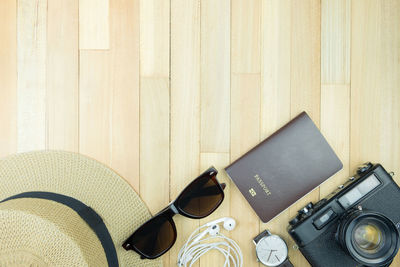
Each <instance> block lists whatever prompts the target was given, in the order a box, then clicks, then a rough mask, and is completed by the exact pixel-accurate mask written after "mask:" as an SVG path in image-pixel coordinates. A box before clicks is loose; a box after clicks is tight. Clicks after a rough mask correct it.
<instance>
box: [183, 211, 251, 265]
mask: <svg viewBox="0 0 400 267" xmlns="http://www.w3.org/2000/svg"><path fill="white" fill-rule="evenodd" d="M219 223H223V226H224V229H225V230H227V231H232V230H233V229H235V226H236V221H235V220H234V219H233V218H229V217H224V218H221V219H218V220H215V221H211V222H209V223H206V224H205V225H203V226H201V227H199V228H197V229H196V230H195V231H194V232H193V233H192V234H191V235H190V237H189V238H188V241H187V242H186V243H185V245H184V246H183V247H182V248H181V250H180V251H179V254H178V266H185V267H186V266H189V267H190V266H192V265H193V264H194V263H195V262H196V261H197V260H198V259H199V258H200V257H201V256H202V255H204V254H205V253H207V252H208V251H210V250H213V249H215V250H217V251H219V252H221V253H222V254H223V255H224V256H225V263H224V266H228V267H230V266H231V262H232V263H233V266H234V267H242V266H243V255H242V252H241V250H240V248H239V246H238V244H237V243H236V242H235V241H234V240H232V239H230V238H228V237H226V236H224V235H223V234H221V233H220V226H219ZM203 228H207V229H205V230H204V231H202V232H200V233H199V231H200V230H201V229H203ZM207 234H208V235H209V237H206V235H207ZM204 237H206V238H204ZM211 239H222V240H219V241H214V242H206V243H202V242H203V241H209V240H211ZM188 264H189V265H188Z"/></svg>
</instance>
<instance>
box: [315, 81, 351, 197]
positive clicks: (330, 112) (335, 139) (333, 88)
mask: <svg viewBox="0 0 400 267" xmlns="http://www.w3.org/2000/svg"><path fill="white" fill-rule="evenodd" d="M321 132H322V134H323V135H324V136H325V138H326V140H327V141H328V143H329V144H330V145H331V147H332V148H333V150H334V151H335V152H336V154H337V156H338V157H339V159H340V160H341V161H342V163H343V169H342V170H340V171H339V172H338V173H336V174H335V175H333V176H332V177H331V178H330V179H328V180H327V181H325V182H324V183H323V184H322V185H321V186H320V197H321V198H323V197H326V196H327V195H328V194H330V193H331V192H332V191H333V190H334V189H336V188H337V186H339V185H340V184H343V183H344V182H345V181H346V180H347V178H348V177H349V175H352V174H353V170H350V167H349V163H350V86H349V85H322V87H321Z"/></svg>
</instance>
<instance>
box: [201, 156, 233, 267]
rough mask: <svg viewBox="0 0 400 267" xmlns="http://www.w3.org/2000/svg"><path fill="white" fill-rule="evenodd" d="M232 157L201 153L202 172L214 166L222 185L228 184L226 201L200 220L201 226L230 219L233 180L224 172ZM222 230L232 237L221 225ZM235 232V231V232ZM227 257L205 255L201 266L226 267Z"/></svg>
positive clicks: (216, 254)
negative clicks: (224, 218)
mask: <svg viewBox="0 0 400 267" xmlns="http://www.w3.org/2000/svg"><path fill="white" fill-rule="evenodd" d="M229 161H230V155H229V153H201V155H200V167H201V169H202V170H206V169H208V168H209V167H210V166H214V167H215V168H216V169H217V170H218V175H217V179H218V181H219V182H220V183H226V188H225V190H224V194H225V199H224V201H223V202H222V204H221V206H220V207H219V208H218V209H217V210H216V211H214V213H213V214H211V215H210V216H208V217H207V218H205V219H201V220H200V225H204V224H206V223H208V222H211V221H214V220H218V219H221V218H223V217H229V210H230V202H229V200H230V190H231V180H230V179H229V177H228V175H227V174H226V172H225V171H224V168H225V167H226V166H227V165H228V164H229ZM219 226H220V228H221V233H222V234H223V235H225V236H230V235H231V232H230V231H227V230H225V229H224V227H223V226H222V224H219ZM233 231H235V230H233ZM219 240H221V239H215V240H214V241H219ZM224 262H225V257H224V256H223V255H222V254H221V252H219V251H216V250H213V251H210V252H208V253H207V254H205V255H204V256H203V257H201V259H200V266H204V267H209V266H224Z"/></svg>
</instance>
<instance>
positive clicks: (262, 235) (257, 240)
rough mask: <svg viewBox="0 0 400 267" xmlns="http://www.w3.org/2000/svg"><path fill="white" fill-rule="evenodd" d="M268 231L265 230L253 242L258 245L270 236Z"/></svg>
mask: <svg viewBox="0 0 400 267" xmlns="http://www.w3.org/2000/svg"><path fill="white" fill-rule="evenodd" d="M268 233H269V232H268V230H264V231H262V232H261V233H259V234H258V236H256V237H254V239H253V242H254V244H256V245H257V243H258V242H259V241H260V240H261V238H263V237H264V236H266V235H268Z"/></svg>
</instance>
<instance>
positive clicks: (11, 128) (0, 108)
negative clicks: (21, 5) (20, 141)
mask: <svg viewBox="0 0 400 267" xmlns="http://www.w3.org/2000/svg"><path fill="white" fill-rule="evenodd" d="M0 36H1V42H0V81H1V90H0V121H1V128H0V157H4V156H6V155H9V154H11V153H15V152H16V150H17V116H16V113H17V38H16V36H17V3H16V1H15V0H6V1H3V2H2V4H1V5H0Z"/></svg>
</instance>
